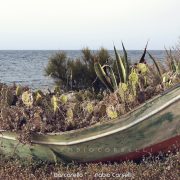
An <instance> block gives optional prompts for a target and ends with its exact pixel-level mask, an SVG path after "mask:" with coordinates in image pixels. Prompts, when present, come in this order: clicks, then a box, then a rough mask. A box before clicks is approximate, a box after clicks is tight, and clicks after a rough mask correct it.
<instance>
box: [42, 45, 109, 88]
mask: <svg viewBox="0 0 180 180" xmlns="http://www.w3.org/2000/svg"><path fill="white" fill-rule="evenodd" d="M81 52H82V56H81V57H80V58H76V59H73V58H68V57H67V55H66V53H65V52H58V53H56V54H54V55H53V56H51V57H50V58H49V62H48V65H47V67H46V68H45V75H47V76H50V77H52V78H53V79H54V81H55V83H56V84H57V85H60V86H61V87H62V88H63V89H66V90H77V89H84V88H94V89H95V90H100V89H101V88H103V87H104V85H103V84H101V83H100V81H99V80H98V79H96V73H95V71H94V58H98V59H99V62H100V63H101V64H102V65H103V64H105V63H106V62H107V61H108V60H110V56H109V53H108V51H107V50H106V49H104V48H101V49H100V50H99V51H97V52H95V53H93V52H92V51H90V50H89V49H88V48H84V49H82V51H81Z"/></svg>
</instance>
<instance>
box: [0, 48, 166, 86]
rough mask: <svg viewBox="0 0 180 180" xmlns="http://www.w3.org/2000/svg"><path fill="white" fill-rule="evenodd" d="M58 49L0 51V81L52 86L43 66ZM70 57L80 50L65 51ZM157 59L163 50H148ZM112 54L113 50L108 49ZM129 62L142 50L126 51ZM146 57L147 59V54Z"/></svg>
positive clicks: (76, 55) (79, 54)
mask: <svg viewBox="0 0 180 180" xmlns="http://www.w3.org/2000/svg"><path fill="white" fill-rule="evenodd" d="M56 52H58V51H52V50H51V51H47V50H44V51H39V50H33V51H31V50H23V51H16V50H12V51H9V50H7V51H4V50H1V51H0V82H3V83H6V84H12V83H14V82H15V83H17V84H21V85H28V86H30V87H31V88H32V89H47V88H52V87H53V85H54V84H53V80H52V79H51V78H50V77H47V76H44V74H45V73H44V68H45V67H46V65H47V63H48V59H49V57H51V56H52V55H53V54H54V53H56ZM65 52H66V53H67V56H68V57H70V58H76V57H80V56H81V55H82V54H81V51H71V50H67V51H65ZM150 52H151V54H152V55H154V56H155V57H156V58H157V59H159V60H163V58H164V57H165V51H150ZM109 53H110V54H111V56H114V52H113V51H109ZM128 55H129V58H130V60H131V62H135V61H136V60H138V59H139V58H140V57H141V55H142V51H136V50H134V51H128ZM146 59H147V60H148V61H149V58H148V56H147V57H146Z"/></svg>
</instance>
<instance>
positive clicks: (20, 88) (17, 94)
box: [16, 86, 23, 96]
mask: <svg viewBox="0 0 180 180" xmlns="http://www.w3.org/2000/svg"><path fill="white" fill-rule="evenodd" d="M22 92H23V88H22V87H21V86H17V87H16V96H21V95H22Z"/></svg>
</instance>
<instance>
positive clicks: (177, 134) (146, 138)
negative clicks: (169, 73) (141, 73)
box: [0, 84, 180, 162]
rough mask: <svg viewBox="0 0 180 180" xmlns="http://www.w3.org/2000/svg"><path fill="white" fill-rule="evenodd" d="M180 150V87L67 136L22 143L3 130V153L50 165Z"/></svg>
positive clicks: (0, 151)
mask: <svg viewBox="0 0 180 180" xmlns="http://www.w3.org/2000/svg"><path fill="white" fill-rule="evenodd" d="M179 147H180V84H179V85H177V86H176V87H173V88H171V89H169V90H167V91H166V92H164V93H162V94H160V95H158V96H156V97H155V98H153V99H151V100H150V101H148V102H146V103H144V104H142V105H141V106H140V107H138V108H137V109H135V110H133V111H132V112H129V113H128V114H126V115H124V116H121V117H120V118H118V119H117V120H112V121H109V122H104V123H102V124H99V125H94V126H91V127H88V128H83V129H79V130H73V131H69V132H64V133H54V134H53V133H50V134H34V135H33V137H32V144H31V145H29V144H22V143H20V142H19V141H18V134H16V133H15V132H8V131H3V130H1V131H0V154H5V155H9V156H14V155H17V156H19V157H20V158H22V159H32V158H33V159H37V160H43V161H49V162H58V161H64V162H72V161H75V162H104V161H122V160H133V159H137V158H139V157H142V156H144V155H148V154H151V153H152V154H155V153H158V152H159V151H162V152H166V151H168V150H174V149H175V148H179Z"/></svg>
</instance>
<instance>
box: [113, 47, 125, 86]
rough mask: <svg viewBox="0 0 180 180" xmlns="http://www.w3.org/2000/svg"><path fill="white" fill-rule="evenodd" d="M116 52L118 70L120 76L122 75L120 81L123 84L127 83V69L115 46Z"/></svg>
mask: <svg viewBox="0 0 180 180" xmlns="http://www.w3.org/2000/svg"><path fill="white" fill-rule="evenodd" d="M114 52H115V55H116V62H117V69H118V72H119V75H120V80H121V82H123V83H126V79H127V78H126V71H125V67H124V65H123V61H122V59H121V57H120V55H119V54H118V52H117V50H116V47H115V46H114Z"/></svg>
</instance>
